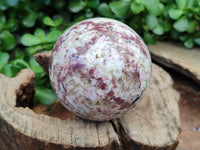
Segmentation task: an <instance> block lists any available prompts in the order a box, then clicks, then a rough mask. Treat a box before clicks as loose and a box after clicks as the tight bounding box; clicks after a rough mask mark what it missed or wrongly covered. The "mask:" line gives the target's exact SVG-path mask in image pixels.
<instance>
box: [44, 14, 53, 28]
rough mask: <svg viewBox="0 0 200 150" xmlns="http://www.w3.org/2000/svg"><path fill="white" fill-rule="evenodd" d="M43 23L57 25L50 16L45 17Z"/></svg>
mask: <svg viewBox="0 0 200 150" xmlns="http://www.w3.org/2000/svg"><path fill="white" fill-rule="evenodd" d="M43 23H44V24H45V25H47V26H51V27H55V26H56V25H55V23H54V21H53V20H52V19H51V18H50V17H49V16H46V17H44V19H43Z"/></svg>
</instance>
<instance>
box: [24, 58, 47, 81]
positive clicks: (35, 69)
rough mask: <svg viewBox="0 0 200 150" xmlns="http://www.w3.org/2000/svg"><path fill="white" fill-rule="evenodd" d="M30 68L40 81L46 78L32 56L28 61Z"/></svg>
mask: <svg viewBox="0 0 200 150" xmlns="http://www.w3.org/2000/svg"><path fill="white" fill-rule="evenodd" d="M28 63H29V65H30V68H31V69H32V70H33V72H34V73H35V76H36V78H37V79H38V80H39V79H40V78H42V77H44V76H45V72H44V70H43V69H42V67H41V66H40V65H39V64H38V63H37V61H36V60H35V59H34V57H33V56H30V58H29V61H28Z"/></svg>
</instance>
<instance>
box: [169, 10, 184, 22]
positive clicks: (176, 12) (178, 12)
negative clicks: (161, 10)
mask: <svg viewBox="0 0 200 150" xmlns="http://www.w3.org/2000/svg"><path fill="white" fill-rule="evenodd" d="M182 14H183V11H182V10H179V9H175V8H172V9H170V10H169V16H170V18H172V19H175V20H176V19H178V18H179V17H180V16H181V15H182Z"/></svg>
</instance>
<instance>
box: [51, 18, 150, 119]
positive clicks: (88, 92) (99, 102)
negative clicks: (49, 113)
mask: <svg viewBox="0 0 200 150" xmlns="http://www.w3.org/2000/svg"><path fill="white" fill-rule="evenodd" d="M49 75H50V80H51V84H52V87H53V89H54V91H55V93H56V95H57V97H58V99H59V100H60V102H61V104H62V105H63V106H64V107H65V108H66V109H68V110H69V111H71V112H73V113H75V114H76V115H77V116H80V117H82V118H85V119H89V120H96V121H104V120H111V119H113V118H117V117H120V116H121V115H123V114H125V113H126V112H127V111H128V110H130V109H131V108H133V107H134V106H135V104H136V102H138V101H139V100H140V99H141V98H142V97H143V96H144V93H145V91H146V90H147V87H148V85H149V81H150V77H151V58H150V54H149V51H148V48H147V46H146V45H145V43H144V42H143V40H142V39H141V38H140V37H139V36H138V34H137V33H136V32H135V31H133V30H132V29H131V28H130V27H128V26H127V25H125V24H123V23H121V22H119V21H116V20H113V19H107V18H94V19H88V20H84V21H82V22H79V23H77V24H75V25H73V26H72V27H71V28H69V29H67V30H66V31H65V32H64V33H63V34H62V35H61V37H60V38H59V39H58V41H57V42H56V44H55V46H54V48H53V51H52V54H51V59H50V66H49Z"/></svg>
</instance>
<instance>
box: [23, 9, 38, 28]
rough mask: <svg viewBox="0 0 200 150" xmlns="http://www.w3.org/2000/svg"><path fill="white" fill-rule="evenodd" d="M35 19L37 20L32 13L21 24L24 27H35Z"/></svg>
mask: <svg viewBox="0 0 200 150" xmlns="http://www.w3.org/2000/svg"><path fill="white" fill-rule="evenodd" d="M36 18H37V15H36V13H35V12H32V13H30V14H28V15H27V16H25V17H24V19H23V20H22V23H23V25H24V26H26V27H33V26H34V25H35V21H36Z"/></svg>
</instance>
